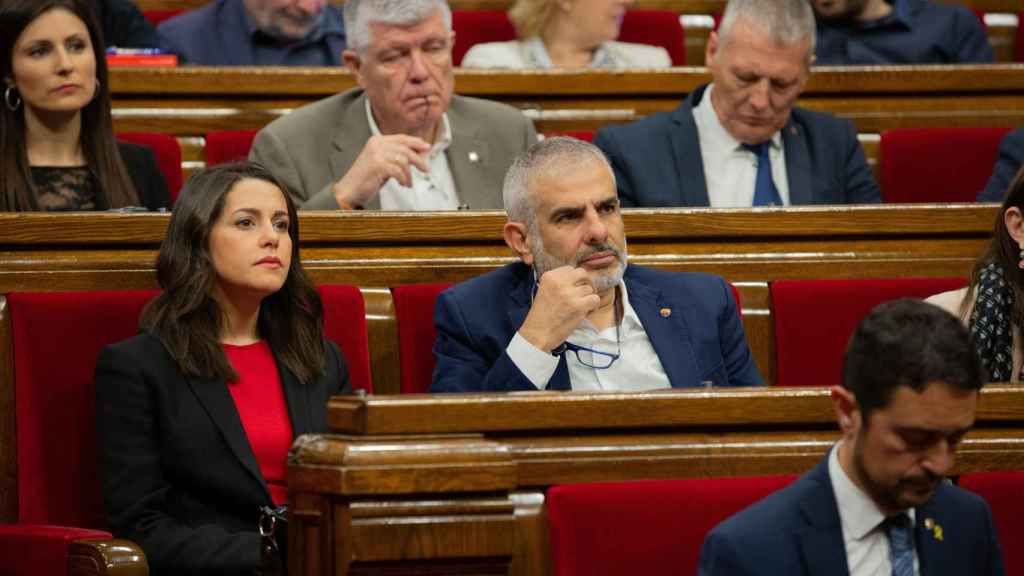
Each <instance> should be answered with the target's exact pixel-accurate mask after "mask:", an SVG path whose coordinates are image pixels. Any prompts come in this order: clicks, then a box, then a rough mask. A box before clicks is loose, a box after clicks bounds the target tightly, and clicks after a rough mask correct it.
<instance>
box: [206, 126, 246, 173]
mask: <svg viewBox="0 0 1024 576" xmlns="http://www.w3.org/2000/svg"><path fill="white" fill-rule="evenodd" d="M256 132H257V131H256V130H224V131H221V132H207V133H206V165H207V166H215V165H217V164H224V163H225V162H238V161H241V160H245V159H247V158H249V149H251V148H252V141H253V140H254V139H255V138H256Z"/></svg>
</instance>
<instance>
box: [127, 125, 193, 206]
mask: <svg viewBox="0 0 1024 576" xmlns="http://www.w3.org/2000/svg"><path fill="white" fill-rule="evenodd" d="M117 139H118V140H124V141H125V142H131V143H132V144H140V145H142V146H147V147H149V149H150V150H152V151H153V155H154V156H156V164H157V167H159V168H160V173H161V174H163V175H164V181H165V182H166V183H167V192H168V193H170V195H171V204H174V201H175V200H177V199H178V192H179V191H181V181H182V175H181V145H180V144H178V139H177V138H175V137H174V136H171V135H170V134H157V133H155V132H118V134H117Z"/></svg>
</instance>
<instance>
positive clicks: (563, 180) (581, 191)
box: [529, 159, 616, 212]
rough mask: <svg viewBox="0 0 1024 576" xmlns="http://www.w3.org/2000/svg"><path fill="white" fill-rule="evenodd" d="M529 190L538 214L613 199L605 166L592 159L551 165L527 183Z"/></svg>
mask: <svg viewBox="0 0 1024 576" xmlns="http://www.w3.org/2000/svg"><path fill="white" fill-rule="evenodd" d="M529 190H530V194H531V195H532V196H533V198H534V201H535V203H536V205H537V209H538V210H539V211H541V212H548V211H551V210H555V209H557V208H560V207H564V206H572V205H584V204H587V203H600V202H604V201H605V200H607V199H609V198H614V197H616V190H615V182H614V180H613V179H612V175H611V172H610V170H609V169H608V166H607V165H606V164H604V163H602V162H598V161H596V160H591V159H588V160H585V161H577V162H574V163H568V164H559V163H552V164H550V165H548V166H546V167H545V169H544V170H542V171H540V172H538V173H537V174H536V175H534V177H533V178H531V179H530V182H529Z"/></svg>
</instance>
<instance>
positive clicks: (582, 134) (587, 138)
mask: <svg viewBox="0 0 1024 576" xmlns="http://www.w3.org/2000/svg"><path fill="white" fill-rule="evenodd" d="M553 136H568V137H570V138H575V139H577V140H583V141H584V142H593V141H594V131H593V130H575V131H569V132H545V133H544V137H545V138H551V137H553Z"/></svg>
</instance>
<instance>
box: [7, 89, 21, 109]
mask: <svg viewBox="0 0 1024 576" xmlns="http://www.w3.org/2000/svg"><path fill="white" fill-rule="evenodd" d="M11 95H14V100H13V101H12V100H11ZM4 104H5V105H6V106H7V109H8V110H10V111H11V112H17V111H18V108H21V95H19V94H18V92H17V91H16V90H15V89H14V86H8V87H7V90H4Z"/></svg>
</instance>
